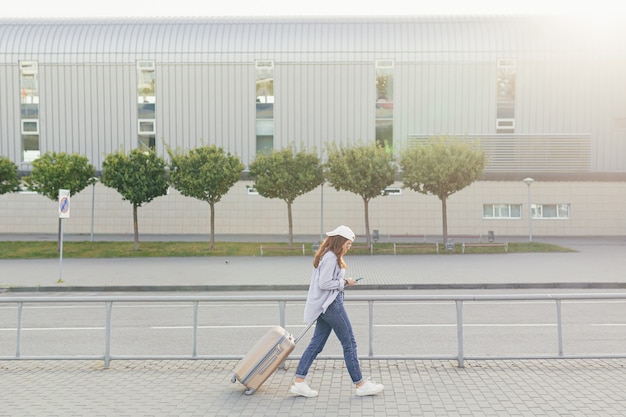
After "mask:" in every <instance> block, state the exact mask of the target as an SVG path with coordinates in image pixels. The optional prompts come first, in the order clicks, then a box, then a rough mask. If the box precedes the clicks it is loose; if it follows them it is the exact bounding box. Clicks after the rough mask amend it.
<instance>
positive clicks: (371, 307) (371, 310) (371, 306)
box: [367, 300, 374, 358]
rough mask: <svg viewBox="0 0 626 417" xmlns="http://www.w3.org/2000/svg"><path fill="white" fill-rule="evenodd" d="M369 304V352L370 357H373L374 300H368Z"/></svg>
mask: <svg viewBox="0 0 626 417" xmlns="http://www.w3.org/2000/svg"><path fill="white" fill-rule="evenodd" d="M367 303H368V304H369V353H368V356H369V357H370V358H373V357H374V301H371V300H370V301H368V302H367Z"/></svg>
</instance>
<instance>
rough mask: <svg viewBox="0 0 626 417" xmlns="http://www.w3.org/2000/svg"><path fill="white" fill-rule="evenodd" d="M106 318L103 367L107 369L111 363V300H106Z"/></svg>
mask: <svg viewBox="0 0 626 417" xmlns="http://www.w3.org/2000/svg"><path fill="white" fill-rule="evenodd" d="M105 307H106V319H105V325H104V368H105V369H107V368H108V367H109V365H111V311H112V310H113V302H112V301H107V302H106V303H105Z"/></svg>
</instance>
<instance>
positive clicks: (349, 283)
mask: <svg viewBox="0 0 626 417" xmlns="http://www.w3.org/2000/svg"><path fill="white" fill-rule="evenodd" d="M344 281H345V286H347V287H351V286H353V285H356V284H357V282H356V280H355V279H354V278H352V277H350V278H344Z"/></svg>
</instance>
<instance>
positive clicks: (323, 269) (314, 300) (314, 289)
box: [304, 251, 346, 324]
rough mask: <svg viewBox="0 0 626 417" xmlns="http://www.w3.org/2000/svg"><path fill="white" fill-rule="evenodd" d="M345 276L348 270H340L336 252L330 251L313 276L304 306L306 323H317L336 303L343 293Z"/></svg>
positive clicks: (323, 257)
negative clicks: (330, 306) (338, 296)
mask: <svg viewBox="0 0 626 417" xmlns="http://www.w3.org/2000/svg"><path fill="white" fill-rule="evenodd" d="M345 274H346V270H345V269H341V268H339V265H338V264H337V255H335V253H334V252H332V251H328V252H326V253H325V254H324V256H322V259H321V260H320V263H319V265H318V266H317V268H315V269H314V270H313V274H312V276H311V283H310V284H309V294H308V295H307V298H306V305H305V306H304V322H305V323H307V324H308V323H311V322H313V321H315V320H316V319H317V318H318V317H319V315H320V314H322V313H324V312H326V309H327V308H328V306H329V305H331V304H332V302H333V301H335V299H336V298H337V295H338V294H339V292H340V291H343V288H344V281H343V278H344V275H345Z"/></svg>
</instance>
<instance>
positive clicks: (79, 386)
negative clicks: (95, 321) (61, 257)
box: [0, 360, 626, 417]
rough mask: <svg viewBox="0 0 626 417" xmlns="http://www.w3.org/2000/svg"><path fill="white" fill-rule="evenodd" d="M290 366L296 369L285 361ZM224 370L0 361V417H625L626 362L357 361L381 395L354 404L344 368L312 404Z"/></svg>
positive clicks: (334, 365)
mask: <svg viewBox="0 0 626 417" xmlns="http://www.w3.org/2000/svg"><path fill="white" fill-rule="evenodd" d="M287 364H288V366H291V367H294V366H296V363H295V362H294V361H288V362H287ZM234 365H235V362H232V361H172V362H168V361H132V362H123V361H114V362H113V363H112V364H111V367H110V368H109V369H106V370H104V369H102V368H101V364H99V363H95V362H80V361H79V362H74V361H71V362H67V361H66V362H63V363H60V362H4V363H2V362H0V373H1V374H2V377H1V378H0V392H2V401H0V416H2V417H22V416H23V417H27V416H28V417H39V416H45V417H50V416H62V417H84V416H91V417H95V416H106V417H115V416H181V417H182V416H189V417H191V416H224V417H226V416H228V417H230V416H249V417H254V416H263V417H265V416H267V417H270V416H271V417H276V416H362V417H373V416H433V417H435V416H436V417H439V416H446V417H447V416H528V417H534V416H555V417H556V416H581V417H582V416H585V417H586V416H594V417H603V416H615V417H622V416H624V415H626V360H595V361H585V360H567V361H558V360H557V361H544V360H534V361H494V362H486V361H485V362H473V363H466V366H465V368H457V367H456V364H455V363H452V362H446V361H371V362H369V361H364V363H363V371H364V374H365V375H371V376H372V377H373V379H374V380H375V381H376V382H381V383H383V384H384V385H385V390H384V391H383V393H381V394H379V395H376V396H373V397H357V396H356V395H355V393H354V388H352V384H351V381H350V379H349V376H348V373H347V372H346V371H345V367H344V364H343V362H340V361H317V362H316V363H315V364H314V366H313V368H312V369H311V372H310V374H309V376H310V377H309V382H310V385H311V386H312V387H313V388H314V389H317V390H319V392H320V395H319V397H317V398H303V397H295V396H293V395H292V394H290V393H289V384H290V381H291V379H292V377H293V372H292V370H291V369H290V370H287V371H284V370H278V371H277V372H276V373H275V374H274V375H273V376H272V377H271V378H270V379H269V380H268V381H267V382H266V383H265V384H264V385H263V386H262V387H261V388H260V389H259V391H257V392H256V393H255V394H253V395H245V394H244V389H243V386H242V385H240V384H239V383H235V384H233V383H231V382H230V377H231V372H232V369H233V367H234Z"/></svg>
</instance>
